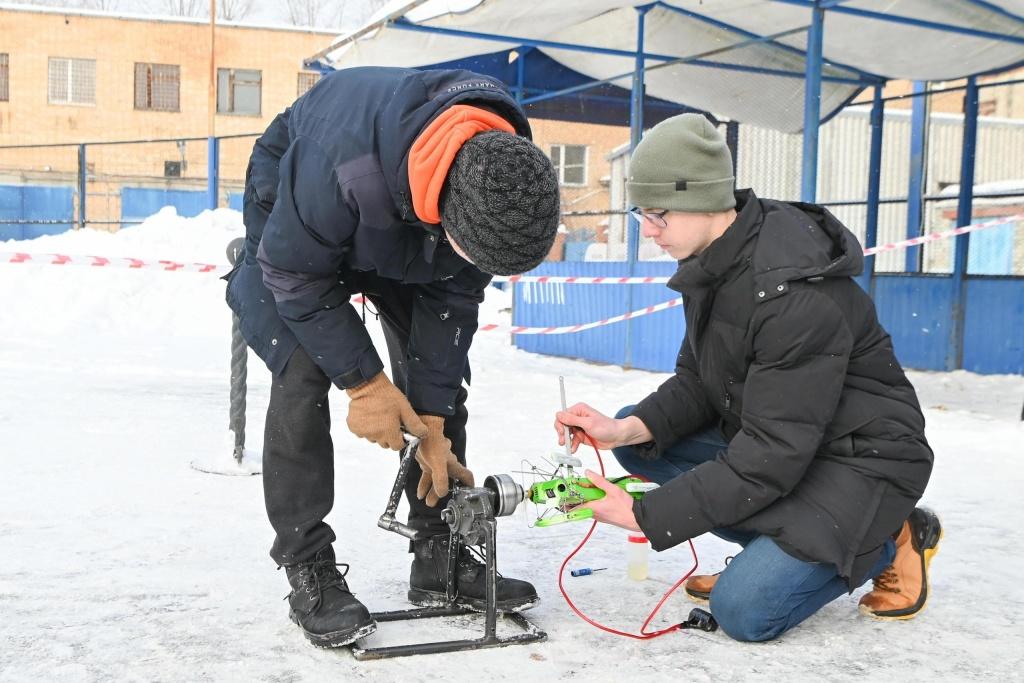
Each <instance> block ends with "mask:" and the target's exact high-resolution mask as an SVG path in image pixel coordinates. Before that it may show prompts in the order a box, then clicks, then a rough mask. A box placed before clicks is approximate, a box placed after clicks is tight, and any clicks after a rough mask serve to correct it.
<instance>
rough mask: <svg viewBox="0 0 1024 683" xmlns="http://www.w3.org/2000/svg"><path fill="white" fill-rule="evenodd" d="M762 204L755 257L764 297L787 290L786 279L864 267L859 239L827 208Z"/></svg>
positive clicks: (836, 274) (848, 274) (756, 280)
mask: <svg viewBox="0 0 1024 683" xmlns="http://www.w3.org/2000/svg"><path fill="white" fill-rule="evenodd" d="M759 203H760V205H761V210H762V211H763V213H764V215H763V220H762V223H761V230H760V235H759V237H758V240H757V248H756V249H755V250H754V254H753V258H752V260H751V265H752V267H753V268H754V285H755V288H756V289H757V291H758V298H759V299H770V298H772V296H773V295H774V296H777V295H779V294H781V293H783V292H784V291H785V290H786V289H787V287H786V283H788V282H792V281H794V280H806V279H808V278H815V277H852V276H855V275H859V274H860V272H861V271H862V270H863V269H864V250H863V249H862V248H861V246H860V242H858V241H857V237H856V236H855V235H854V234H853V233H852V232H850V230H849V229H848V228H847V227H846V226H844V225H843V224H842V223H840V222H839V220H838V219H837V218H836V217H835V216H833V215H832V213H831V212H830V211H829V210H828V209H826V208H825V207H823V206H819V205H817V204H806V203H803V202H777V201H772V200H761V201H760V202H759ZM780 287H782V289H780ZM760 292H765V294H764V296H761V295H760Z"/></svg>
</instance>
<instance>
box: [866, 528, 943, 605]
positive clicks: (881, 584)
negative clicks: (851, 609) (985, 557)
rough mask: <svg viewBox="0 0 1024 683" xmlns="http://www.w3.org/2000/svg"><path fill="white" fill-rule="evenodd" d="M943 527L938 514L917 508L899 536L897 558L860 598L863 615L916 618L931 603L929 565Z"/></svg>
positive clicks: (936, 548) (897, 539) (936, 549)
mask: <svg viewBox="0 0 1024 683" xmlns="http://www.w3.org/2000/svg"><path fill="white" fill-rule="evenodd" d="M941 538H942V525H941V524H940V523H939V518H938V516H936V514H935V513H934V512H932V511H931V510H928V509H926V508H916V509H915V510H914V511H913V512H912V513H910V517H909V518H908V519H907V521H906V522H904V523H903V528H901V529H900V533H899V535H898V536H897V537H896V557H895V559H893V561H892V564H891V565H889V566H888V567H887V568H886V569H885V571H883V572H882V573H881V574H879V575H878V576H876V577H875V579H874V589H873V590H872V591H871V592H870V593H867V594H866V595H864V596H863V597H862V598H861V599H860V606H859V609H860V612H861V614H864V615H867V616H870V617H874V618H876V619H884V620H895V619H913V618H914V617H915V616H916V615H917V613H918V612H920V611H921V610H923V609H924V605H925V603H926V602H927V601H928V565H929V563H931V561H932V557H933V556H934V555H935V553H936V552H938V549H939V540H940V539H941Z"/></svg>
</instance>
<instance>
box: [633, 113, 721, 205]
mask: <svg viewBox="0 0 1024 683" xmlns="http://www.w3.org/2000/svg"><path fill="white" fill-rule="evenodd" d="M733 181H734V177H733V170H732V155H731V154H730V153H729V147H728V146H727V145H726V144H725V138H724V137H723V136H722V134H721V133H719V132H718V131H717V130H716V129H715V127H714V126H713V125H711V122H710V121H708V120H707V118H706V117H704V116H703V115H701V114H680V115H679V116H673V117H672V118H670V119H665V120H664V121H662V122H661V123H659V124H658V125H656V126H655V127H654V128H651V129H650V130H649V131H647V134H646V135H644V137H643V139H642V140H641V141H640V144H639V145H637V146H636V149H635V150H633V156H632V158H631V159H630V162H629V179H628V180H627V181H626V195H627V196H628V197H629V203H630V204H632V205H633V206H639V207H641V208H644V209H669V210H670V211H689V212H693V213H700V212H705V211H707V212H715V211H727V210H729V209H731V208H733V207H734V206H736V198H735V196H734V195H733Z"/></svg>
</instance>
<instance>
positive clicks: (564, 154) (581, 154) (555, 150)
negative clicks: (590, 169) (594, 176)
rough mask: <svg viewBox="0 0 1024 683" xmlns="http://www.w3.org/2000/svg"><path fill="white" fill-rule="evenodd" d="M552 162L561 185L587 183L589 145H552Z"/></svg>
mask: <svg viewBox="0 0 1024 683" xmlns="http://www.w3.org/2000/svg"><path fill="white" fill-rule="evenodd" d="M551 163H552V164H554V166H555V170H556V171H557V172H558V182H559V184H561V185H586V184H587V146H586V145H551Z"/></svg>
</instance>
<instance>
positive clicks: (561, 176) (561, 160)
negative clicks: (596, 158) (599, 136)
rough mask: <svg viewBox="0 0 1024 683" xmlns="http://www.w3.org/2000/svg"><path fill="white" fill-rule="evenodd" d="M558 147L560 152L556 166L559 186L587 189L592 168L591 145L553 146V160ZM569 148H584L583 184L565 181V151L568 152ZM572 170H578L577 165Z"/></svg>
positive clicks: (565, 144)
mask: <svg viewBox="0 0 1024 683" xmlns="http://www.w3.org/2000/svg"><path fill="white" fill-rule="evenodd" d="M556 147H557V148H558V150H559V154H558V164H557V165H556V166H555V172H556V173H557V174H558V184H559V185H564V186H565V187H586V186H587V178H588V176H589V170H590V168H589V167H590V145H578V144H569V143H564V144H557V145H551V153H550V155H549V156H550V157H551V159H552V160H554V157H555V148H556ZM567 147H582V148H583V182H580V183H569V182H566V181H565V169H566V165H565V150H566V148H567ZM570 168H578V165H577V164H573V165H572V166H570Z"/></svg>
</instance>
